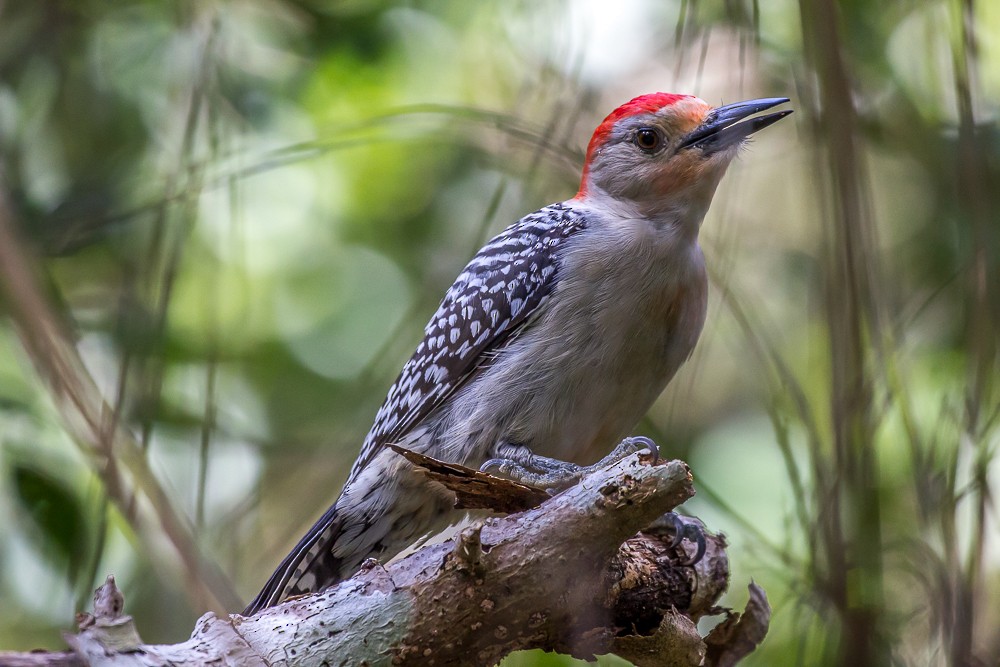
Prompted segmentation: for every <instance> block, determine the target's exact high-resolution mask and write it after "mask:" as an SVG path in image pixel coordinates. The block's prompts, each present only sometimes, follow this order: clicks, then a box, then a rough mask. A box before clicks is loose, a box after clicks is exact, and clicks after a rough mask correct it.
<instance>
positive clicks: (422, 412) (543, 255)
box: [348, 204, 586, 483]
mask: <svg viewBox="0 0 1000 667" xmlns="http://www.w3.org/2000/svg"><path fill="white" fill-rule="evenodd" d="M585 226H586V223H585V218H584V217H583V216H582V215H581V214H580V213H579V212H577V211H574V210H573V209H572V208H570V207H569V206H566V205H565V204H553V205H551V206H546V207H545V208H543V209H541V210H539V211H537V212H535V213H532V214H531V215H528V216H525V217H524V218H521V220H519V221H518V222H516V223H514V224H513V225H511V226H510V227H508V228H507V229H505V230H504V231H503V232H501V233H500V234H499V235H498V236H496V237H495V238H493V239H492V240H491V241H490V242H489V243H487V244H486V245H485V246H484V247H483V248H482V249H481V250H480V251H479V252H478V253H477V254H476V256H475V257H473V258H472V260H471V261H470V262H469V263H468V264H467V265H466V267H465V269H464V270H463V271H462V273H461V274H459V276H458V278H457V279H456V280H455V282H454V284H453V285H452V286H451V288H449V289H448V292H447V293H446V294H445V297H444V300H442V302H441V305H440V306H439V307H438V309H437V312H435V313H434V316H433V317H432V318H431V320H430V322H428V324H427V326H426V327H425V329H424V339H423V340H422V341H421V342H420V344H419V345H417V349H416V351H415V352H414V353H413V356H412V357H410V360H409V361H407V362H406V365H404V366H403V370H402V372H400V374H399V377H398V378H397V379H396V382H395V383H394V384H393V385H392V387H391V388H390V389H389V394H388V396H387V397H386V399H385V402H384V403H383V404H382V407H381V408H380V409H379V411H378V414H377V415H376V417H375V424H374V425H373V426H372V429H371V431H370V432H369V433H368V437H367V438H365V443H364V447H363V448H362V450H361V455H360V456H359V457H358V460H357V461H356V462H355V464H354V468H353V469H352V470H351V476H350V479H349V482H350V480H353V479H354V478H355V477H356V476H357V474H358V473H359V472H360V471H361V470H362V469H363V468H364V466H365V465H367V464H368V462H369V461H371V459H372V458H374V456H375V455H376V454H377V453H378V452H379V451H380V450H381V449H382V448H383V447H384V446H385V445H386V444H387V443H392V442H396V441H398V440H399V439H400V438H401V437H402V436H403V435H405V434H406V433H407V431H409V430H410V429H411V428H413V426H415V425H417V424H419V423H420V422H421V420H423V419H424V417H426V416H427V415H428V414H429V413H430V412H431V411H432V410H433V409H434V408H435V407H437V406H438V405H440V404H441V402H442V401H444V400H445V399H446V398H447V397H448V396H449V395H451V393H452V392H454V391H455V389H457V388H458V387H459V386H461V384H462V383H463V382H464V381H465V380H466V379H467V378H468V377H469V376H470V375H471V374H472V373H473V372H474V371H475V370H476V369H477V368H479V367H480V365H481V364H483V363H484V361H486V360H487V359H488V358H490V356H491V355H490V354H489V353H491V352H495V351H497V350H499V349H500V348H502V347H503V346H504V345H505V344H506V343H507V342H509V341H510V340H511V337H512V336H513V335H514V334H515V333H516V332H517V331H518V330H519V329H520V328H521V327H523V326H524V325H525V324H526V323H527V322H528V321H529V320H530V319H531V317H532V316H533V315H534V314H535V313H536V312H537V310H538V308H539V306H540V305H542V303H544V301H545V299H546V298H547V297H548V295H549V294H550V293H551V291H552V288H553V287H554V285H555V283H556V276H557V272H558V268H559V267H558V261H557V258H558V248H559V246H560V245H562V244H563V243H565V241H566V239H568V238H569V237H571V236H572V235H573V234H575V233H576V232H578V231H579V230H581V229H583V228H584V227H585ZM349 482H348V483H349Z"/></svg>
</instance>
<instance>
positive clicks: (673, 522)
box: [650, 512, 707, 567]
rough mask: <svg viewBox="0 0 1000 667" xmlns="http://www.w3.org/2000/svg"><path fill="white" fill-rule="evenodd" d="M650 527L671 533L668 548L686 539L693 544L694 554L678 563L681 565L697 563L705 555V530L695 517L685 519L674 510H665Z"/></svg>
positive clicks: (674, 546)
mask: <svg viewBox="0 0 1000 667" xmlns="http://www.w3.org/2000/svg"><path fill="white" fill-rule="evenodd" d="M650 528H652V529H654V530H665V531H666V532H667V533H668V534H670V535H672V537H671V539H670V548H671V549H676V548H678V547H679V546H681V543H682V542H683V541H684V540H685V538H686V539H687V541H688V542H691V543H692V544H694V545H695V552H694V555H693V556H691V557H690V558H687V559H685V560H683V561H681V562H680V563H679V565H681V566H682V567H691V566H693V565H697V564H698V563H699V562H700V561H701V559H702V558H703V557H704V556H705V550H706V548H707V543H706V541H705V530H704V528H703V527H702V525H701V522H700V521H698V520H697V519H694V520H689V521H685V520H684V519H683V517H681V516H680V515H679V514H677V513H676V512H667V513H666V514H664V515H663V516H661V517H660V518H659V519H657V520H656V521H655V522H654V523H653V525H652V526H650Z"/></svg>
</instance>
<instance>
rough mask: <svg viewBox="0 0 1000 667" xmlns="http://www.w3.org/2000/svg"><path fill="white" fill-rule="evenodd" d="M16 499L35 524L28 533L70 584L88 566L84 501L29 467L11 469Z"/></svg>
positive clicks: (48, 475)
mask: <svg viewBox="0 0 1000 667" xmlns="http://www.w3.org/2000/svg"><path fill="white" fill-rule="evenodd" d="M10 474H11V482H12V486H13V489H14V495H15V497H16V498H17V500H18V501H19V503H20V505H21V509H22V510H23V516H24V517H25V518H26V519H27V520H29V521H30V522H31V524H32V526H31V530H28V531H26V533H27V534H28V535H30V536H32V537H33V538H34V540H33V541H34V543H35V546H36V548H37V549H38V551H39V552H40V553H41V554H43V555H44V556H45V557H46V558H48V559H49V561H50V562H51V564H52V565H53V566H54V567H55V568H56V569H57V570H59V571H63V572H65V573H66V575H67V577H68V579H69V582H70V584H74V583H75V582H76V576H77V574H78V573H79V572H80V568H81V567H83V566H84V565H85V562H84V561H85V554H86V550H87V544H88V542H89V539H88V537H89V534H88V533H89V530H88V526H87V521H86V518H85V513H84V511H83V506H82V504H81V501H80V498H79V497H78V496H77V494H76V493H74V491H73V489H72V488H71V487H70V486H69V485H67V484H66V483H65V482H63V481H62V480H60V479H58V478H57V477H55V476H53V475H50V474H48V473H46V472H44V471H42V470H40V469H38V468H36V467H35V466H32V465H29V464H14V465H13V466H12V468H11V473H10Z"/></svg>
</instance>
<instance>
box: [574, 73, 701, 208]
mask: <svg viewBox="0 0 1000 667" xmlns="http://www.w3.org/2000/svg"><path fill="white" fill-rule="evenodd" d="M689 97H691V95H676V94H674V93H649V94H648V95H640V96H639V97H635V98H632V99H631V100H629V101H628V102H626V103H625V104H623V105H621V106H620V107H618V108H617V109H615V110H614V111H612V112H611V113H609V114H608V117H607V118H605V119H604V120H603V121H601V124H600V125H598V126H597V129H596V130H594V136H592V137H591V138H590V144H588V145H587V159H586V160H585V161H584V163H583V177H582V178H581V179H580V191H579V192H577V193H576V198H577V199H579V198H580V197H584V196H586V194H587V170H588V168H589V167H590V160H591V158H593V157H594V152H595V151H597V149H598V148H600V147H601V146H602V145H603V144H604V142H605V141H606V140H607V138H608V135H610V134H611V129H612V128H613V127H614V126H615V123H617V122H618V121H620V120H621V119H622V118H628V117H629V116H636V115H638V114H643V113H656V112H657V111H659V110H660V109H662V108H663V107H668V106H670V105H671V104H675V103H677V102H679V101H681V100H683V99H687V98H689Z"/></svg>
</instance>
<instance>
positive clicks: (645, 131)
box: [634, 127, 662, 151]
mask: <svg viewBox="0 0 1000 667" xmlns="http://www.w3.org/2000/svg"><path fill="white" fill-rule="evenodd" d="M634 141H635V145H636V146H638V147H639V148H641V149H642V150H644V151H655V150H656V149H657V148H659V147H660V143H661V141H662V140H661V139H660V133H659V132H657V131H656V130H654V129H653V128H651V127H641V128H639V129H638V130H636V133H635V139H634Z"/></svg>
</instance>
